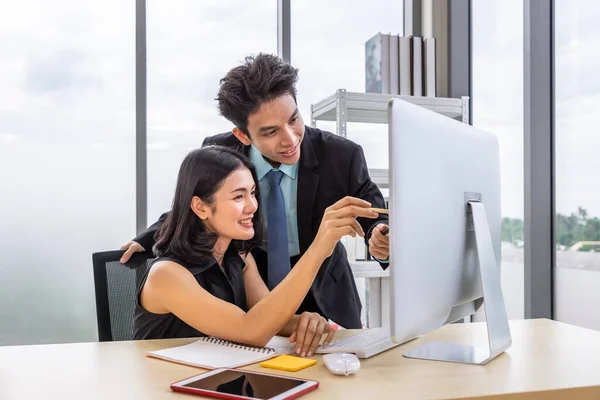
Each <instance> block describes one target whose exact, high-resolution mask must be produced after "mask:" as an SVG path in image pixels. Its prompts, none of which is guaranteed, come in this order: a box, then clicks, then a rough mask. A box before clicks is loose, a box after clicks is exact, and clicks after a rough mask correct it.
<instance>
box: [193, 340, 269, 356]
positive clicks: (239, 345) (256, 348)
mask: <svg viewBox="0 0 600 400" xmlns="http://www.w3.org/2000/svg"><path fill="white" fill-rule="evenodd" d="M201 340H202V341H204V342H208V343H213V344H216V345H219V346H227V347H231V348H234V349H243V350H249V351H255V352H258V353H267V354H270V353H275V349H274V348H272V347H260V346H252V345H249V344H244V343H239V342H232V341H230V340H224V339H219V338H216V337H214V336H204V337H203V338H202V339H201Z"/></svg>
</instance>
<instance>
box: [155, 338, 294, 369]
mask: <svg viewBox="0 0 600 400" xmlns="http://www.w3.org/2000/svg"><path fill="white" fill-rule="evenodd" d="M294 352H295V345H294V343H290V342H289V340H288V338H286V337H282V336H275V337H273V339H271V340H270V341H269V343H267V345H266V346H265V347H256V346H249V345H244V344H241V343H236V342H230V341H228V340H222V339H218V338H215V337H210V336H206V337H203V338H201V339H200V340H197V341H195V342H192V343H190V344H186V345H184V346H178V347H171V348H168V349H163V350H156V351H150V352H148V356H150V357H156V358H160V359H163V360H167V361H172V362H176V363H179V364H186V365H191V366H194V367H200V368H207V369H215V368H237V367H241V366H243V365H248V364H254V363H257V362H260V361H264V360H268V359H270V358H273V357H275V356H279V355H282V354H290V353H294Z"/></svg>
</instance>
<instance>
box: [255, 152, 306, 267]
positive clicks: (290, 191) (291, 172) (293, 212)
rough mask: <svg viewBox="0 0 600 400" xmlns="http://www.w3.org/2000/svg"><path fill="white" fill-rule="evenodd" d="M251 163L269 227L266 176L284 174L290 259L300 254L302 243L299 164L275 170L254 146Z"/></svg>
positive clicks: (267, 183)
mask: <svg viewBox="0 0 600 400" xmlns="http://www.w3.org/2000/svg"><path fill="white" fill-rule="evenodd" d="M250 161H252V164H254V166H255V167H256V174H257V178H258V185H259V187H260V199H259V201H260V206H261V208H262V210H263V211H262V213H263V221H264V224H265V227H266V226H267V212H266V210H267V207H268V204H267V199H268V198H269V190H270V189H271V187H270V186H269V180H268V179H267V178H266V176H265V175H267V173H268V172H269V171H270V170H272V169H275V170H279V171H281V172H283V178H282V179H281V191H282V192H283V201H284V202H285V219H286V224H287V236H288V250H289V252H290V257H294V256H297V255H298V254H300V242H299V240H298V210H297V203H298V201H297V200H298V196H297V195H298V163H296V164H294V165H285V164H281V165H280V166H279V168H273V167H272V166H271V164H269V162H268V161H267V160H265V159H264V157H263V155H262V154H260V152H259V151H258V150H257V149H256V147H254V146H252V145H251V146H250Z"/></svg>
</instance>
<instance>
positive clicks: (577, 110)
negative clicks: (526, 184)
mask: <svg viewBox="0 0 600 400" xmlns="http://www.w3.org/2000/svg"><path fill="white" fill-rule="evenodd" d="M555 7H556V10H555V13H554V15H555V23H556V24H555V55H556V61H555V68H556V70H555V87H556V90H555V102H556V105H555V110H556V114H555V115H556V124H555V126H556V134H555V147H556V167H555V169H556V219H555V224H556V225H555V226H556V241H557V243H556V267H557V268H556V270H555V284H554V290H555V295H554V314H555V315H554V316H555V318H556V319H558V320H560V321H564V322H568V323H573V324H577V325H581V326H585V327H589V328H593V329H598V330H600V314H599V313H598V304H600V179H599V178H598V177H599V176H600V130H599V129H598V115H599V114H598V110H599V109H600V75H598V71H600V27H599V26H598V21H599V20H600V3H598V2H597V1H593V0H578V1H575V2H572V1H566V0H555Z"/></svg>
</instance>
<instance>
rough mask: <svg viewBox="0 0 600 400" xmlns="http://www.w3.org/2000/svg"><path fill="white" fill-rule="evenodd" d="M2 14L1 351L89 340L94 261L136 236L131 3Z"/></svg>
mask: <svg viewBox="0 0 600 400" xmlns="http://www.w3.org/2000/svg"><path fill="white" fill-rule="evenodd" d="M0 8H1V9H2V11H1V13H2V18H0V87H1V88H2V90H1V91H0V115H1V117H0V182H1V183H2V184H1V185H0V198H1V199H2V200H1V202H2V206H1V207H0V221H2V222H1V223H0V254H2V257H1V258H0V276H1V277H2V278H1V279H0V299H1V301H0V320H1V321H2V322H1V323H0V345H13V344H34V343H56V342H73V341H93V340H96V339H97V330H96V310H95V296H94V281H93V274H92V253H93V252H96V251H103V250H113V249H117V248H118V247H119V245H121V244H122V243H121V242H122V241H123V238H128V237H131V235H133V234H134V233H135V199H134V193H135V190H134V187H135V175H134V173H135V157H134V155H135V152H134V142H135V92H134V87H135V86H134V85H135V4H134V2H122V1H120V0H107V1H102V2H84V3H80V2H74V1H68V0H57V1H53V2H48V1H43V0H22V1H17V2H8V1H5V2H3V6H2V7H0ZM107 21H110V24H107Z"/></svg>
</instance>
